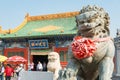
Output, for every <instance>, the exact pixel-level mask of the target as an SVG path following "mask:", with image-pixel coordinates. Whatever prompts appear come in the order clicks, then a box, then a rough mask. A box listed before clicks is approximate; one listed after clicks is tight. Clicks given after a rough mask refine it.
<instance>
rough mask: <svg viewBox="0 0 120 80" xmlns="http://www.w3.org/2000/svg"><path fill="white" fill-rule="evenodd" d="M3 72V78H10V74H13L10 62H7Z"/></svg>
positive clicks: (6, 79)
mask: <svg viewBox="0 0 120 80" xmlns="http://www.w3.org/2000/svg"><path fill="white" fill-rule="evenodd" d="M4 73H5V80H11V76H12V75H13V73H14V70H13V68H12V67H11V65H10V64H7V66H6V68H5V72H4Z"/></svg>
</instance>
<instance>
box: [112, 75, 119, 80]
mask: <svg viewBox="0 0 120 80" xmlns="http://www.w3.org/2000/svg"><path fill="white" fill-rule="evenodd" d="M112 80H120V74H115V75H113V77H112Z"/></svg>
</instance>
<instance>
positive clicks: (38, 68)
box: [37, 61, 43, 71]
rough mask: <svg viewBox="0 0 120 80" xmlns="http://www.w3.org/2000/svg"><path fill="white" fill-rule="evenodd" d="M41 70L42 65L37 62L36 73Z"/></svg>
mask: <svg viewBox="0 0 120 80" xmlns="http://www.w3.org/2000/svg"><path fill="white" fill-rule="evenodd" d="M42 69H43V66H42V63H41V62H40V61H39V62H38V64H37V71H42Z"/></svg>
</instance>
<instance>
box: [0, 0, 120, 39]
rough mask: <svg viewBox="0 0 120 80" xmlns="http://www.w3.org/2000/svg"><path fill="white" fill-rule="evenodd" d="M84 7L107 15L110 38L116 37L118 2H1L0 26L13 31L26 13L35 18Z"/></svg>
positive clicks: (27, 0) (58, 0)
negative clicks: (102, 10)
mask: <svg viewBox="0 0 120 80" xmlns="http://www.w3.org/2000/svg"><path fill="white" fill-rule="evenodd" d="M86 5H98V6H100V7H103V8H104V9H105V10H106V11H107V12H108V13H109V16H110V21H111V23H110V30H111V37H116V31H117V29H120V20H119V19H120V0H119V1H118V0H1V1H0V26H2V29H10V28H12V29H13V28H15V27H16V26H19V25H20V24H21V23H22V22H23V20H24V17H25V15H26V14H27V13H29V14H30V15H31V16H37V15H45V14H55V13H62V12H73V11H79V10H80V9H81V8H82V7H83V6H86Z"/></svg>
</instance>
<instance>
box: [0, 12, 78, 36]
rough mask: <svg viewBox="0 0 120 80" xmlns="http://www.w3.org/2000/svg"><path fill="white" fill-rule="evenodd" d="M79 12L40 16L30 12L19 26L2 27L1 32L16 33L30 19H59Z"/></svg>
mask: <svg viewBox="0 0 120 80" xmlns="http://www.w3.org/2000/svg"><path fill="white" fill-rule="evenodd" d="M78 14H80V12H79V11H75V12H66V13H58V14H48V15H40V16H29V14H27V15H26V16H25V19H24V21H23V22H22V23H21V24H20V25H19V26H17V27H16V28H14V29H9V30H2V28H1V29H0V34H12V33H15V32H17V31H19V30H20V29H22V28H23V27H24V25H25V24H27V23H28V22H30V21H36V20H50V19H57V18H68V17H73V16H76V15H78Z"/></svg>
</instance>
